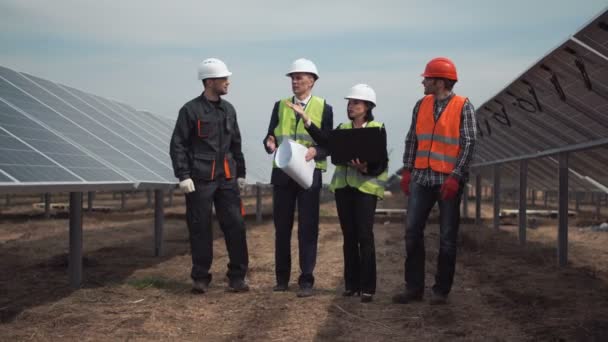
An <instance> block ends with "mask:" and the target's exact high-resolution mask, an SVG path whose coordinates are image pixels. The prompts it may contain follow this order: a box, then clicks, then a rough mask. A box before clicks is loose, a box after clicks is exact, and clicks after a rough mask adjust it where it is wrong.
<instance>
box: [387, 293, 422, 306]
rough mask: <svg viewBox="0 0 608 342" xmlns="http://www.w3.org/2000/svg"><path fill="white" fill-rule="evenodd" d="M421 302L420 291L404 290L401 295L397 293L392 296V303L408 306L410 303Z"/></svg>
mask: <svg viewBox="0 0 608 342" xmlns="http://www.w3.org/2000/svg"><path fill="white" fill-rule="evenodd" d="M421 300H422V291H410V290H406V291H405V292H403V293H398V294H396V295H394V296H393V303H395V304H408V303H411V302H419V301H421Z"/></svg>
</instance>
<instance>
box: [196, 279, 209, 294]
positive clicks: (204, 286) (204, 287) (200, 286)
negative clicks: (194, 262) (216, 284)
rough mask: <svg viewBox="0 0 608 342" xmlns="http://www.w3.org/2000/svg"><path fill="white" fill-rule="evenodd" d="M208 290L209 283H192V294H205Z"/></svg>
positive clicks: (198, 281) (199, 281)
mask: <svg viewBox="0 0 608 342" xmlns="http://www.w3.org/2000/svg"><path fill="white" fill-rule="evenodd" d="M208 290H209V283H208V282H206V281H202V280H195V281H193V282H192V293H205V292H207V291H208Z"/></svg>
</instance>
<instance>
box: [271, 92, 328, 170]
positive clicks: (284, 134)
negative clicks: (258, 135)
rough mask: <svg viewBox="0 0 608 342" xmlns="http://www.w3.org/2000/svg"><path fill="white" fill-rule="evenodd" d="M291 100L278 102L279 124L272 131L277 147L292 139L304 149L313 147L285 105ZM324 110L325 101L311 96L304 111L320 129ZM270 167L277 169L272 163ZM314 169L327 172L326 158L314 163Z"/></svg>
mask: <svg viewBox="0 0 608 342" xmlns="http://www.w3.org/2000/svg"><path fill="white" fill-rule="evenodd" d="M292 99H293V98H292V97H290V98H287V99H284V100H281V102H279V113H278V114H279V124H278V125H277V127H276V128H275V129H274V136H275V137H276V138H277V147H278V146H279V145H281V143H282V142H283V141H287V140H288V139H292V140H294V141H295V142H297V143H299V144H302V145H304V146H306V147H311V146H315V145H316V144H315V141H314V140H313V139H312V137H311V136H310V134H308V131H307V130H306V128H305V127H304V122H303V121H302V119H299V120H296V117H297V114H296V113H295V112H294V110H293V109H291V108H289V107H288V106H287V104H286V103H287V102H292ZM324 108H325V100H324V99H322V98H320V97H317V96H312V97H311V98H310V100H309V101H308V104H306V108H305V109H304V111H305V112H306V114H307V115H308V117H309V118H310V119H311V120H312V122H313V123H314V124H315V125H316V126H317V127H319V128H321V121H322V119H323V109H324ZM272 166H273V167H277V165H276V163H274V162H273V164H272ZM315 167H316V168H317V169H321V170H322V171H325V170H327V158H324V159H323V160H319V161H316V162H315Z"/></svg>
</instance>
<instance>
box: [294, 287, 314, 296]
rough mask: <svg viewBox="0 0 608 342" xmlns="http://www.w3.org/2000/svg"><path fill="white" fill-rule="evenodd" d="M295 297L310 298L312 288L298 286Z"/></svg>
mask: <svg viewBox="0 0 608 342" xmlns="http://www.w3.org/2000/svg"><path fill="white" fill-rule="evenodd" d="M296 295H297V296H298V297H300V298H304V297H310V296H312V295H313V292H312V286H300V289H299V290H298V293H297V294H296Z"/></svg>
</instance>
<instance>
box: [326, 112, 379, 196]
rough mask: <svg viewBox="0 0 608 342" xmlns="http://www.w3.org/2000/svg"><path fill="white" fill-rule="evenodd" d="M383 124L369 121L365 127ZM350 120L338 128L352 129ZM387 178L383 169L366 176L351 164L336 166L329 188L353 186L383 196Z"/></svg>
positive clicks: (364, 191) (333, 189)
mask: <svg viewBox="0 0 608 342" xmlns="http://www.w3.org/2000/svg"><path fill="white" fill-rule="evenodd" d="M382 126H383V124H382V123H381V122H377V121H370V122H368V123H367V126H366V127H369V128H372V127H378V128H381V127H382ZM352 128H353V124H352V122H346V123H343V124H341V125H340V126H339V127H338V129H352ZM387 180H388V170H384V172H382V173H381V174H380V175H379V176H367V175H364V174H362V173H361V172H359V171H358V170H357V169H355V168H354V167H352V166H343V165H338V166H336V171H335V172H334V176H333V178H332V179H331V184H330V185H329V190H330V191H332V192H335V191H336V189H341V188H344V187H346V186H350V187H351V188H355V189H357V190H359V191H361V192H363V193H366V194H370V195H374V196H377V197H378V198H384V187H385V186H386V182H387Z"/></svg>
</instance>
